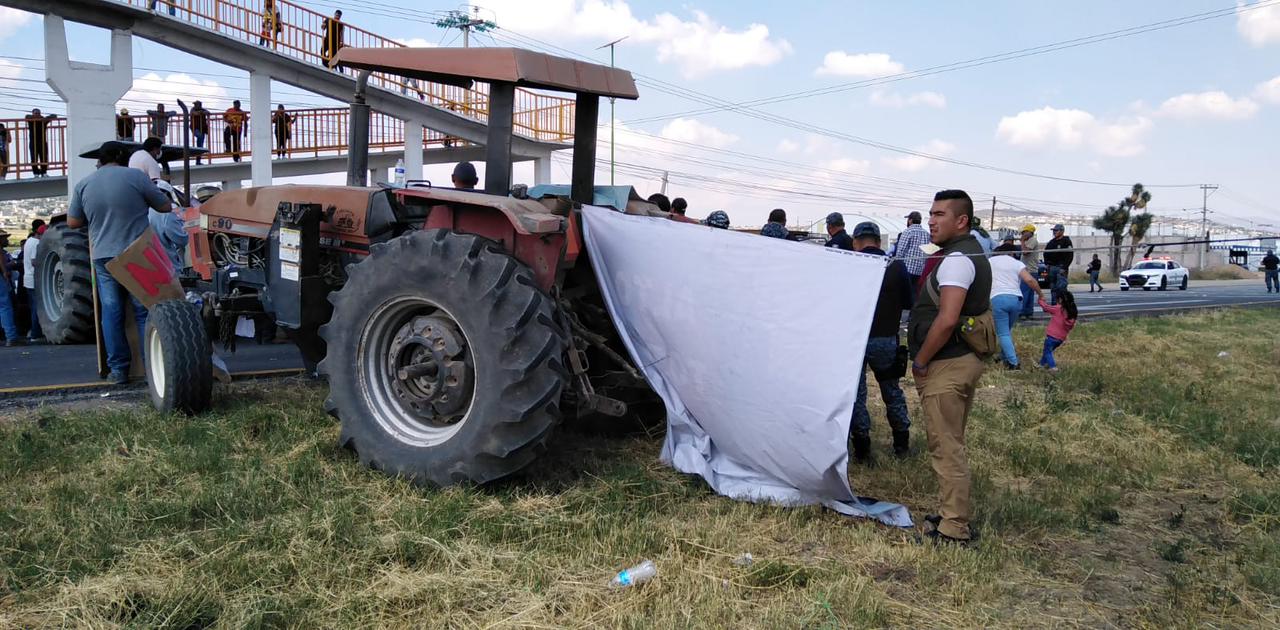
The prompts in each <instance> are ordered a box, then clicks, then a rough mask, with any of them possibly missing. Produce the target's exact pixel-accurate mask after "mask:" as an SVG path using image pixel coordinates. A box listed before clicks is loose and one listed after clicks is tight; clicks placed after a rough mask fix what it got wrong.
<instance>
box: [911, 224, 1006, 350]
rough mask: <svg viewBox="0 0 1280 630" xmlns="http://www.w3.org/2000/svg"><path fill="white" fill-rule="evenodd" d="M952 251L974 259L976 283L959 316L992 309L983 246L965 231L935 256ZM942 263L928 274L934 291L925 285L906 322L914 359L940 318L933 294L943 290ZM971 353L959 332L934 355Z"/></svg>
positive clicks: (974, 282)
mask: <svg viewBox="0 0 1280 630" xmlns="http://www.w3.org/2000/svg"><path fill="white" fill-rule="evenodd" d="M952 252H959V253H961V254H966V255H968V256H969V260H971V261H973V270H974V275H973V284H971V285H969V292H968V293H966V294H965V297H964V305H963V306H961V307H960V315H961V316H968V315H980V314H982V313H983V312H985V311H987V310H989V309H990V308H991V263H990V262H989V261H988V260H987V258H986V256H983V255H981V254H982V253H983V251H982V245H981V244H979V243H978V239H976V238H974V237H973V235H972V234H965V235H963V236H958V237H956V238H953V239H951V240H950V241H947V242H946V243H944V244H943V245H942V249H940V250H938V253H937V254H936V255H937V256H946V255H948V254H950V253H952ZM973 254H979V255H977V256H975V255H973ZM941 266H942V262H941V261H939V262H938V264H937V265H935V266H934V268H933V271H931V272H930V273H929V277H928V278H926V279H925V280H924V281H925V282H927V283H929V286H931V287H933V291H929V290H928V288H923V287H922V288H921V290H920V294H919V295H918V296H916V305H915V306H914V307H912V308H911V319H910V322H909V323H908V325H907V346H908V348H909V349H910V350H911V357H912V358H915V356H916V353H918V352H919V351H920V346H921V345H923V344H924V338H925V337H926V336H927V335H928V334H929V328H930V327H932V326H933V320H934V319H937V317H938V303H937V302H936V301H935V300H934V299H933V296H934V295H941V293H942V291H941V287H939V286H938V268H939V267H941ZM970 352H973V351H972V350H970V349H969V346H968V345H967V344H965V343H964V342H963V341H961V340H960V337H959V336H958V335H956V334H952V335H951V338H950V339H949V340H947V343H946V344H945V345H943V346H942V349H941V350H939V351H938V353H937V354H935V355H933V358H934V359H954V358H956V357H959V356H964V355H966V354H969V353H970Z"/></svg>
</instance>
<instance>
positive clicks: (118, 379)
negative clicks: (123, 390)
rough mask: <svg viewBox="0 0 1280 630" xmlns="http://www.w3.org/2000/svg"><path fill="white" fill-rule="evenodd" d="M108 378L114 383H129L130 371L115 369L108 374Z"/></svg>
mask: <svg viewBox="0 0 1280 630" xmlns="http://www.w3.org/2000/svg"><path fill="white" fill-rule="evenodd" d="M107 380H108V381H110V382H111V384H112V385H128V384H129V373H128V372H123V371H114V372H112V373H111V374H110V375H108V376H107Z"/></svg>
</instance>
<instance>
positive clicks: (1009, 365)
mask: <svg viewBox="0 0 1280 630" xmlns="http://www.w3.org/2000/svg"><path fill="white" fill-rule="evenodd" d="M1000 363H1001V364H1002V365H1004V369H1006V370H1021V369H1022V366H1021V365H1019V364H1017V363H1009V362H1008V361H1001V362H1000Z"/></svg>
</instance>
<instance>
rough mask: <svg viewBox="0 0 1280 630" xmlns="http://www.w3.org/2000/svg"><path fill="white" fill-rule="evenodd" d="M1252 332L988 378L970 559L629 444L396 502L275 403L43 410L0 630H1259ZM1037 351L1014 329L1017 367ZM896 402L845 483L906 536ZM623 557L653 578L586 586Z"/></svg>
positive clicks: (1270, 417) (1149, 343) (1157, 330)
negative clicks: (649, 569)
mask: <svg viewBox="0 0 1280 630" xmlns="http://www.w3.org/2000/svg"><path fill="white" fill-rule="evenodd" d="M1278 328H1280V312H1277V311H1276V310H1235V311H1225V312H1215V313H1202V314H1197V315H1187V316H1179V317H1168V318H1158V319H1137V320H1126V321H1104V322H1085V323H1083V324H1082V325H1081V326H1079V327H1078V328H1077V329H1076V331H1075V333H1073V335H1072V338H1071V340H1070V341H1069V342H1068V343H1067V344H1066V345H1065V346H1064V347H1063V348H1062V350H1061V351H1060V352H1059V361H1060V363H1061V365H1062V370H1061V371H1060V372H1059V373H1057V374H1056V375H1050V374H1048V373H1046V372H1042V371H1038V370H1031V369H1024V370H1023V371H1021V372H1006V371H1001V370H997V369H995V368H992V369H991V370H989V372H988V373H987V375H986V376H985V377H984V379H983V382H982V385H981V387H980V389H979V390H978V398H977V401H976V403H975V406H974V412H973V414H972V417H971V419H970V423H969V430H968V446H969V453H970V458H971V463H972V468H973V477H974V503H975V506H976V509H977V514H976V521H975V526H976V528H977V529H978V531H979V533H980V536H981V539H980V542H979V544H978V545H977V546H976V547H975V548H972V549H952V548H946V547H943V548H933V547H931V546H922V545H919V544H916V542H915V541H914V536H913V534H912V532H907V531H900V530H894V529H889V528H885V527H881V526H878V525H874V524H870V523H863V522H858V521H851V520H848V519H846V518H843V517H840V516H838V515H835V514H833V513H831V512H829V511H825V510H822V509H819V508H799V509H785V508H779V507H773V506H762V505H750V504H744V503H738V502H734V501H730V500H727V499H724V498H720V497H717V496H714V495H712V494H711V493H710V492H709V491H708V490H707V488H706V485H705V484H704V483H702V482H700V481H698V480H696V479H691V478H688V477H685V476H682V475H679V474H677V473H675V472H673V471H671V470H670V469H667V468H665V467H664V466H662V465H661V464H659V463H658V462H657V454H658V450H659V447H660V440H658V439H652V438H638V437H606V436H598V435H586V434H581V433H574V432H572V431H563V432H561V433H560V434H558V435H557V436H556V438H554V440H553V444H552V447H551V448H550V450H549V451H548V452H547V453H546V454H544V455H543V456H542V457H541V458H540V459H539V460H538V461H537V462H536V463H535V464H534V466H533V467H531V468H530V469H529V470H527V471H525V472H524V473H523V474H521V475H519V476H518V477H516V478H513V479H508V480H504V481H503V482H500V483H498V484H494V485H491V486H488V487H484V488H470V487H460V488H448V489H442V490H423V489H419V488H416V487H413V486H411V485H409V484H407V483H405V482H403V481H400V480H396V479H388V478H386V477H384V476H382V475H381V474H379V473H377V472H374V471H370V470H367V469H365V468H363V467H362V466H360V465H359V463H358V462H357V461H356V459H355V458H354V457H353V456H352V455H351V454H350V453H348V452H346V451H344V450H342V449H339V448H338V447H337V445H336V443H337V435H338V427H337V424H336V423H335V422H334V421H333V420H332V419H331V418H329V417H328V416H327V415H325V414H324V413H323V411H322V405H321V402H322V400H323V398H324V391H323V389H321V388H319V387H316V386H314V385H311V384H308V383H306V382H302V381H292V380H289V381H279V382H275V383H271V384H262V383H256V384H255V383H250V384H237V385H235V386H233V387H231V388H229V389H225V390H220V392H219V395H218V399H217V401H216V403H217V404H216V411H215V412H213V413H210V414H207V415H204V416H201V417H199V418H194V419H190V418H183V417H177V416H161V415H159V414H156V413H154V412H153V411H151V410H150V409H148V408H144V407H141V406H138V407H132V408H124V409H118V410H100V409H80V410H65V409H43V410H39V411H36V412H32V413H30V414H26V415H25V416H24V417H21V418H17V419H14V420H12V421H10V422H5V423H3V424H0V627H49V626H76V627H80V626H88V627H187V628H241V627H401V626H409V627H420V626H447V627H473V626H474V627H487V626H491V625H493V626H503V625H505V626H515V627H525V626H528V627H621V628H648V627H734V628H737V627H761V628H764V627H768V628H773V627H806V628H846V627H880V626H920V627H939V626H963V627H1027V626H1043V625H1089V626H1108V625H1113V626H1125V627H1128V626H1146V627H1154V626H1237V627H1238V626H1275V625H1277V624H1280V614H1278V613H1277V611H1280V569H1277V567H1280V543H1277V536H1276V534H1277V532H1280V527H1277V525H1278V524H1280V481H1277V467H1280V394H1277V392H1280V379H1278V378H1277V376H1276V370H1275V366H1276V365H1280V341H1277V335H1275V334H1274V331H1275V330H1277V329H1278ZM1042 338H1043V330H1042V329H1039V328H1030V327H1024V328H1020V329H1019V330H1018V332H1017V336H1016V340H1017V343H1018V345H1019V347H1020V348H1022V349H1023V355H1024V363H1033V362H1034V361H1028V360H1026V359H1028V358H1034V357H1035V355H1033V354H1032V352H1033V351H1035V354H1037V355H1038V349H1039V345H1040V341H1041V340H1042ZM1221 352H1225V353H1226V356H1222V357H1220V356H1219V353H1221ZM907 389H908V390H909V397H910V398H911V400H912V402H913V408H912V411H913V416H912V418H913V420H914V421H915V423H916V427H917V428H916V429H914V430H913V443H914V446H915V448H916V450H917V451H918V452H917V453H916V455H915V456H913V457H911V458H908V459H905V460H897V459H894V458H892V457H890V456H889V452H890V447H889V442H890V436H889V431H888V427H887V426H886V425H885V423H884V420H883V419H882V418H883V409H882V408H881V407H880V405H879V402H878V401H877V400H872V401H871V405H872V413H873V418H875V419H874V424H873V438H874V440H875V444H874V449H875V454H876V457H877V465H876V466H875V467H872V468H864V467H854V468H851V470H850V478H851V481H852V484H853V486H854V488H855V489H856V490H857V491H858V492H859V493H861V494H868V495H872V496H879V497H883V498H887V499H892V500H897V501H900V502H903V503H905V504H906V505H907V506H908V507H910V508H911V510H912V512H913V513H914V514H915V515H916V516H917V518H919V517H921V516H923V515H924V514H926V513H929V512H931V511H933V510H934V509H935V507H936V484H935V482H934V478H933V472H932V470H931V469H930V466H929V462H928V457H927V454H925V453H924V452H923V450H924V444H925V440H924V433H923V430H922V428H923V424H924V423H923V421H922V419H921V418H919V416H918V407H917V406H915V404H914V401H915V398H914V392H913V391H910V390H911V388H910V384H909V383H908V384H907ZM744 552H750V553H751V554H752V555H753V556H754V557H755V559H756V560H755V562H754V563H753V564H751V565H750V566H739V565H738V564H737V563H735V562H734V560H735V559H736V558H738V557H739V556H740V554H742V553H744ZM645 558H649V559H653V560H654V561H655V562H656V563H657V565H658V572H659V573H658V577H657V578H656V579H654V580H653V581H652V582H649V583H647V584H645V585H643V586H641V587H638V588H634V589H624V590H615V589H611V588H610V587H609V586H608V581H609V578H610V577H611V576H612V575H613V574H614V572H616V571H617V570H619V569H621V568H624V567H626V566H630V565H632V564H635V563H637V562H639V561H640V560H642V559H645Z"/></svg>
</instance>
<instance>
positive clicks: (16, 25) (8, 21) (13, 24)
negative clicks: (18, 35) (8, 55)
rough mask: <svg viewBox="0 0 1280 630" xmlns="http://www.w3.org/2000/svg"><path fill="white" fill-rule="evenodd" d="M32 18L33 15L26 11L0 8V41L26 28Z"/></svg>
mask: <svg viewBox="0 0 1280 630" xmlns="http://www.w3.org/2000/svg"><path fill="white" fill-rule="evenodd" d="M34 17H35V14H34V13H27V12H26V11H19V10H17V9H10V8H8V7H3V8H0V39H4V38H6V37H8V36H10V35H13V34H14V33H15V32H17V30H18V29H20V28H22V27H24V26H26V25H27V23H28V22H30V21H31V20H32V19H33V18H34Z"/></svg>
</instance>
